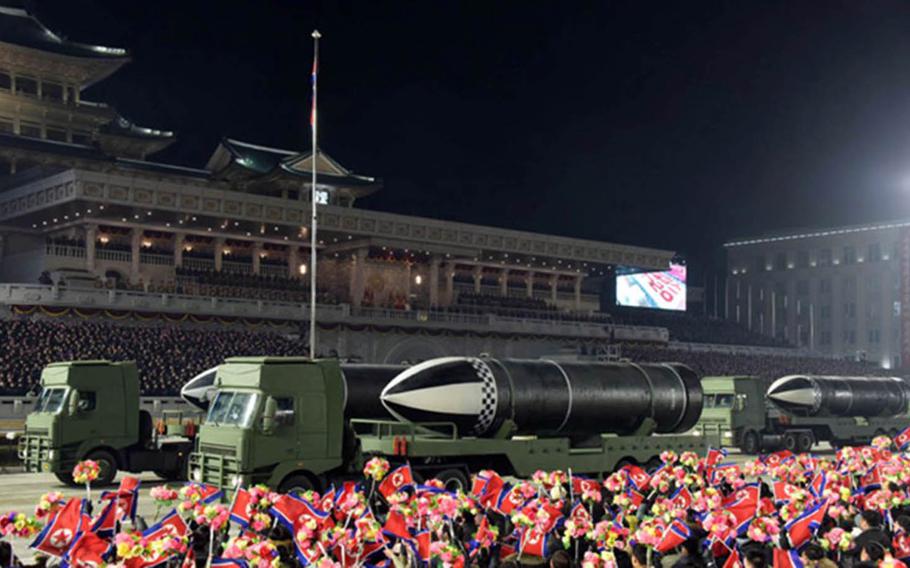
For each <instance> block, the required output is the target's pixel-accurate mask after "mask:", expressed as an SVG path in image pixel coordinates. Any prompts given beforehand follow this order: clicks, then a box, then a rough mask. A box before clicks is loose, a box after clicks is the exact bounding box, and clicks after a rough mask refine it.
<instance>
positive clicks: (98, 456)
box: [85, 450, 117, 487]
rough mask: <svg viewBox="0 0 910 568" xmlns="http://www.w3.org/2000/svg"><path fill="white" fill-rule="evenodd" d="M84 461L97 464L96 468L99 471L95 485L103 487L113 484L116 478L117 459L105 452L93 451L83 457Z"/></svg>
mask: <svg viewBox="0 0 910 568" xmlns="http://www.w3.org/2000/svg"><path fill="white" fill-rule="evenodd" d="M85 459H87V460H92V461H94V462H98V468H99V469H100V470H101V471H100V472H99V473H98V479H97V480H96V481H95V485H97V486H98V487H104V486H105V485H110V484H111V483H113V482H114V478H115V477H117V459H116V458H115V457H114V456H112V455H111V453H110V452H108V451H107V450H95V451H94V452H91V453H90V454H89V455H87V456H85Z"/></svg>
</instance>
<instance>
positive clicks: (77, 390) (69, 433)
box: [19, 361, 189, 485]
mask: <svg viewBox="0 0 910 568" xmlns="http://www.w3.org/2000/svg"><path fill="white" fill-rule="evenodd" d="M40 384H41V392H40V394H39V395H38V400H37V402H36V404H35V410H34V411H33V412H31V413H30V414H29V415H28V416H27V417H26V420H25V434H24V435H23V436H22V438H21V439H20V442H19V458H20V459H21V460H22V462H23V464H24V465H25V470H26V471H29V472H49V473H53V474H54V475H56V476H57V478H58V479H59V480H60V481H62V482H64V483H67V484H72V483H73V480H72V471H73V467H74V466H75V465H76V464H77V463H78V462H80V461H82V460H86V459H90V460H94V461H97V462H98V464H99V466H100V469H101V472H100V475H99V477H98V480H97V481H96V482H95V483H96V484H97V485H107V484H109V483H111V482H112V481H113V479H114V477H115V476H116V474H117V470H118V469H124V470H127V471H132V472H139V471H144V470H147V469H148V470H153V471H155V472H156V473H158V474H159V475H161V476H163V477H166V478H176V477H178V476H179V473H180V472H181V463H180V462H181V460H183V463H185V458H186V455H187V454H188V453H189V452H188V451H187V450H188V447H187V442H185V441H183V442H173V443H170V444H167V445H159V444H157V438H156V436H155V432H154V429H153V424H152V417H151V415H150V414H149V413H148V412H146V411H144V410H142V411H141V410H139V375H138V373H137V371H136V365H135V364H134V363H132V362H116V363H115V362H111V361H70V362H63V363H51V364H50V365H48V366H47V367H45V368H44V370H43V371H42V373H41V383H40ZM162 447H165V448H166V450H167V451H165V452H164V453H162V451H161V450H162Z"/></svg>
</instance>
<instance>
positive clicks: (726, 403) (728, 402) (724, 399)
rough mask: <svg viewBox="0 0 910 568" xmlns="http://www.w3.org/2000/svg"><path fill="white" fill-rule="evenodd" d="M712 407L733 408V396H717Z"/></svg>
mask: <svg viewBox="0 0 910 568" xmlns="http://www.w3.org/2000/svg"><path fill="white" fill-rule="evenodd" d="M714 406H716V407H717V408H733V395H732V394H719V395H717V399H716V400H715V401H714Z"/></svg>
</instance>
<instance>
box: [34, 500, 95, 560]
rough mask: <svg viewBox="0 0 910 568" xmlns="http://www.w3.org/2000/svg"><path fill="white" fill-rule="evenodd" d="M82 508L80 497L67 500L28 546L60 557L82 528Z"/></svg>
mask: <svg viewBox="0 0 910 568" xmlns="http://www.w3.org/2000/svg"><path fill="white" fill-rule="evenodd" d="M82 509H83V501H82V499H76V498H72V499H70V500H69V501H67V502H66V504H65V505H64V506H63V508H62V509H60V511H58V512H57V514H56V515H54V518H53V519H51V521H50V522H49V523H47V525H46V526H45V527H44V530H42V531H41V532H40V533H39V534H38V536H37V537H36V538H35V540H34V541H33V542H32V543H31V545H29V546H30V547H31V548H34V549H35V550H37V551H39V552H43V553H44V554H47V555H48V556H53V557H55V558H62V557H63V555H64V554H65V553H66V551H67V550H69V548H70V545H72V544H73V542H75V540H76V537H77V536H78V535H79V531H80V530H82Z"/></svg>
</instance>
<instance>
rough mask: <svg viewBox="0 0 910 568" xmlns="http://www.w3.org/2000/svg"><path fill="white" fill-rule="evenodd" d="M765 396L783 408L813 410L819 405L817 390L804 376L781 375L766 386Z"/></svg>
mask: <svg viewBox="0 0 910 568" xmlns="http://www.w3.org/2000/svg"><path fill="white" fill-rule="evenodd" d="M766 394H767V397H768V398H769V399H770V400H771V401H772V402H775V403H779V404H781V405H782V406H784V407H785V408H805V409H809V410H815V409H817V408H818V405H819V400H818V398H819V393H818V390H817V389H816V388H815V387H814V386H813V385H812V383H811V382H810V381H809V380H807V379H806V378H805V377H799V376H788V377H781V378H779V379H777V380H776V381H774V382H773V383H771V386H770V387H768V391H767V393H766Z"/></svg>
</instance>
